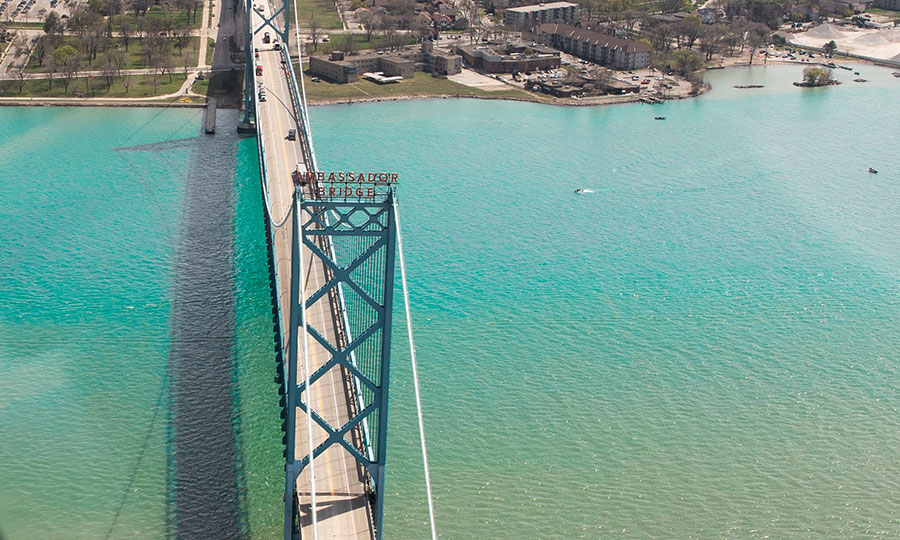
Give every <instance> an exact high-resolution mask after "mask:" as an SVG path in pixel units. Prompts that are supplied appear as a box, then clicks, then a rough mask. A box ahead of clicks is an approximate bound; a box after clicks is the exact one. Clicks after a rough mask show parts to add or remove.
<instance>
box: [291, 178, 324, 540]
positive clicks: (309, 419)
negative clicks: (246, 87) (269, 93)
mask: <svg viewBox="0 0 900 540" xmlns="http://www.w3.org/2000/svg"><path fill="white" fill-rule="evenodd" d="M296 193H297V190H295V192H294V200H295V201H296V202H295V203H294V204H295V206H297V207H299V206H300V199H299V197H297V194H296ZM294 211H295V212H297V216H298V218H299V216H300V210H299V208H297V209H295V210H294ZM295 223H298V224H299V223H300V220H299V219H297V221H296V222H295ZM294 235H295V236H296V238H294V239H293V241H294V242H298V243H299V246H300V249H298V250H297V251H298V252H299V253H300V263H299V265H298V268H299V269H300V270H299V271H300V324H301V325H302V326H303V371H304V372H305V377H306V439H307V441H308V443H309V444H308V445H309V492H310V497H311V500H310V505H311V507H312V526H313V540H318V538H319V520H318V515H317V514H316V467H315V453H316V452H315V447H313V436H312V433H313V432H312V423H313V416H312V388H310V384H309V332H307V329H306V279H305V278H304V274H303V273H304V272H305V268H306V267H305V266H304V265H303V249H304V246H303V229H302V227H299V226H298V227H297V228H296V229H295V230H294ZM296 307H297V306H291V309H296ZM295 320H296V319H295ZM291 382H292V383H293V381H291Z"/></svg>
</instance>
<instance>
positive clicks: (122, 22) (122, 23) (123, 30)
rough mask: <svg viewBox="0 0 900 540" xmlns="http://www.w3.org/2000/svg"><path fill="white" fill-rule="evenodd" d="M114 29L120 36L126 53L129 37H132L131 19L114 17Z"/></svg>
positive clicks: (132, 26) (122, 16)
mask: <svg viewBox="0 0 900 540" xmlns="http://www.w3.org/2000/svg"><path fill="white" fill-rule="evenodd" d="M116 29H117V30H118V31H119V35H120V36H122V44H123V45H125V50H126V51H127V50H128V42H129V41H131V36H133V35H134V23H133V22H132V20H131V17H128V16H127V15H120V16H118V17H116Z"/></svg>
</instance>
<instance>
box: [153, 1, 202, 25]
mask: <svg viewBox="0 0 900 540" xmlns="http://www.w3.org/2000/svg"><path fill="white" fill-rule="evenodd" d="M202 14H203V10H202V9H198V10H197V19H196V20H195V21H194V22H190V21H188V15H187V13H185V12H184V11H180V10H172V11H169V12H166V11H165V10H163V8H161V7H160V6H150V9H148V10H147V18H148V19H161V18H163V17H165V16H166V15H171V16H172V17H174V18H175V28H184V27H188V28H200V23H202V22H203V20H202V19H203V17H202Z"/></svg>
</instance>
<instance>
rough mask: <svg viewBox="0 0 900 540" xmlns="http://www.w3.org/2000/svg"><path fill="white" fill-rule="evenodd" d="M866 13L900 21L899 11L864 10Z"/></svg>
mask: <svg viewBox="0 0 900 540" xmlns="http://www.w3.org/2000/svg"><path fill="white" fill-rule="evenodd" d="M866 13H872V14H874V15H884V16H885V17H891V18H892V19H900V11H892V10H890V9H881V8H870V9H867V10H866Z"/></svg>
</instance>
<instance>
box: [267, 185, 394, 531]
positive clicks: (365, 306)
mask: <svg viewBox="0 0 900 540" xmlns="http://www.w3.org/2000/svg"><path fill="white" fill-rule="evenodd" d="M393 197H394V192H393V190H392V189H391V190H387V192H386V193H382V194H379V195H377V196H376V197H375V198H374V199H331V200H325V199H316V200H306V199H302V198H301V200H300V201H299V203H295V204H298V207H295V209H296V210H299V212H298V211H295V212H294V231H297V230H298V229H299V230H301V231H302V234H299V235H298V234H294V235H293V238H294V246H293V257H292V261H293V269H292V278H291V298H292V303H291V305H292V306H298V307H299V305H300V304H299V296H300V292H299V279H301V278H305V276H303V275H301V272H300V268H299V245H298V242H297V239H298V238H302V242H303V246H305V247H306V248H307V249H308V250H309V252H311V253H312V257H313V258H314V259H316V262H321V264H322V266H323V267H324V268H325V276H326V283H325V284H324V285H322V286H321V287H319V288H318V289H317V290H306V291H305V292H306V296H307V297H306V299H305V305H306V307H307V309H309V308H310V307H312V306H313V305H315V304H316V303H318V302H326V306H327V307H328V310H329V311H330V313H331V318H332V320H333V321H336V324H335V325H334V326H335V327H336V328H337V335H336V336H334V337H333V338H332V339H329V338H328V337H326V334H327V333H328V332H327V331H326V329H324V328H319V327H317V325H316V324H315V321H307V324H306V331H307V333H308V336H309V340H310V342H312V341H315V342H316V343H318V344H319V345H320V346H321V347H322V348H323V349H325V350H326V351H327V352H328V355H329V360H328V361H327V362H326V363H325V364H323V365H322V366H321V367H320V368H319V369H317V370H316V371H315V372H313V373H312V374H310V387H313V386H314V385H315V384H316V382H317V381H319V380H320V379H321V378H322V377H323V376H324V375H326V374H327V373H329V372H330V371H331V370H333V369H338V370H340V372H341V375H342V377H343V378H344V379H345V380H348V381H350V388H351V391H350V392H349V393H350V394H352V398H351V399H350V402H351V418H350V420H349V421H347V422H346V423H345V424H344V425H342V426H332V425H331V424H329V422H328V421H326V420H325V419H324V418H323V417H322V416H320V414H319V413H318V412H317V411H316V410H315V407H311V406H310V404H309V402H308V400H304V393H305V392H306V390H307V388H306V381H305V379H304V378H303V377H300V378H298V377H297V374H298V373H302V371H301V365H302V355H300V354H298V353H299V352H300V351H301V349H300V348H299V347H298V342H299V340H300V339H301V338H300V331H299V330H300V328H301V324H302V323H301V321H300V315H299V314H298V312H299V311H300V310H299V309H291V326H290V329H289V330H290V332H289V334H290V342H289V345H288V364H287V366H286V367H287V371H288V373H286V374H285V375H286V380H287V381H299V384H293V385H291V384H288V385H286V386H287V388H288V392H287V398H288V399H287V400H286V403H285V405H286V411H285V412H286V415H285V417H286V418H285V423H284V428H285V437H284V442H285V444H286V453H285V456H286V460H287V469H286V470H287V474H286V484H285V489H286V497H285V538H286V539H289V538H297V537H298V531H299V515H298V504H297V501H296V500H294V497H290V496H287V495H288V494H294V493H295V483H296V479H297V477H298V476H299V475H300V473H301V472H302V471H303V470H304V468H306V467H307V466H308V465H309V463H310V456H309V455H306V456H303V457H300V458H299V459H297V457H296V456H294V432H295V426H296V420H297V414H298V413H297V409H300V411H302V414H306V413H307V411H309V415H310V416H311V417H312V419H313V421H314V422H315V424H316V425H318V426H319V428H321V431H324V433H325V434H326V439H325V440H324V441H322V442H321V443H319V444H318V446H316V448H315V449H314V450H313V456H314V458H317V457H319V456H320V455H321V454H322V453H323V452H325V451H326V450H327V449H328V448H330V447H332V446H334V445H339V446H341V447H342V448H343V449H344V450H345V451H346V452H347V453H348V454H350V455H351V456H353V458H354V459H356V461H357V462H358V463H359V464H360V465H362V470H363V471H364V481H365V484H366V485H367V488H368V495H369V503H370V505H371V513H372V516H374V519H373V521H374V523H373V525H374V526H375V531H376V538H378V539H380V538H381V534H382V524H383V514H384V498H383V493H384V473H385V453H386V449H387V413H388V387H389V384H388V383H389V374H390V348H391V332H390V330H391V306H392V301H393V285H394V263H395V261H394V254H395V250H396V242H397V234H396V222H395V219H394V207H393ZM309 264H310V261H304V265H306V266H307V268H308V267H309ZM298 362H300V363H298ZM321 431H320V433H321ZM348 435H349V437H348ZM314 458H313V459H314ZM289 535H290V536H289Z"/></svg>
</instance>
